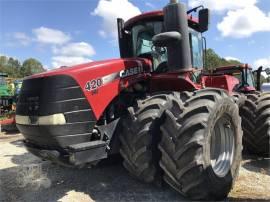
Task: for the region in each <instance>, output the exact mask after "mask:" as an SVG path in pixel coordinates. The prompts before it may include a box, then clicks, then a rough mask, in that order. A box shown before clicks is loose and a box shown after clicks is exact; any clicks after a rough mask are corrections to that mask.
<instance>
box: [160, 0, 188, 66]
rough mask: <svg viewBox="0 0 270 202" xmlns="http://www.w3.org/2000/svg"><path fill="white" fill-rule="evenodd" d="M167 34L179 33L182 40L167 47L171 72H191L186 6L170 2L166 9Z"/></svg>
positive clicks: (171, 0)
mask: <svg viewBox="0 0 270 202" xmlns="http://www.w3.org/2000/svg"><path fill="white" fill-rule="evenodd" d="M163 12H164V26H165V32H173V31H176V32H179V33H180V34H181V40H180V41H179V42H177V43H175V44H173V45H172V46H168V47H167V50H168V51H167V54H168V68H169V71H176V70H181V71H189V70H190V69H191V68H192V64H191V53H190V45H189V32H188V21H187V12H186V6H185V5H184V4H183V3H178V0H170V3H169V4H168V5H167V6H165V7H164V9H163Z"/></svg>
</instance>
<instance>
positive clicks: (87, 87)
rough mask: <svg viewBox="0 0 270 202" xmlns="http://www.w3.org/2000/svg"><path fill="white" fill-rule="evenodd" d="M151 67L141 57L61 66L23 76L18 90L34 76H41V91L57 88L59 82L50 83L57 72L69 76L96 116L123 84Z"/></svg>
mask: <svg viewBox="0 0 270 202" xmlns="http://www.w3.org/2000/svg"><path fill="white" fill-rule="evenodd" d="M151 67H152V64H151V61H150V60H148V59H141V58H132V59H113V60H105V61H99V62H91V63H86V64H81V65H76V66H72V67H62V68H58V69H55V70H51V71H48V72H44V73H41V74H36V75H33V76H30V77H27V78H25V79H24V82H23V85H22V91H24V89H25V88H24V86H25V87H26V85H27V86H31V85H35V84H34V83H35V82H36V81H37V80H43V82H41V83H42V85H44V88H41V89H40V90H41V91H43V89H45V88H46V86H47V85H49V86H52V85H55V88H58V87H59V86H58V85H59V84H58V83H59V82H56V83H55V84H54V83H53V81H54V80H55V78H56V77H57V78H58V77H59V76H60V77H63V76H65V77H69V78H70V79H72V80H73V81H74V82H75V83H76V85H77V86H79V87H80V88H81V90H82V92H83V94H84V96H85V97H86V99H87V100H88V102H89V104H90V106H92V108H93V112H94V115H95V117H96V118H97V119H98V118H99V117H100V116H101V115H102V113H103V111H104V110H105V107H106V106H108V104H109V103H110V102H111V101H112V99H114V97H116V96H117V95H118V94H119V91H121V89H122V88H123V86H128V85H132V82H133V81H134V82H137V81H138V80H140V79H142V80H143V79H145V78H143V77H144V75H145V74H143V73H147V72H150V71H151ZM130 77H132V78H134V80H132V79H130ZM47 78H49V79H47ZM31 81H32V82H31ZM29 83H33V84H29ZM65 83H66V84H65V85H69V84H68V83H67V81H65ZM39 85H41V84H39ZM22 93H24V92H22Z"/></svg>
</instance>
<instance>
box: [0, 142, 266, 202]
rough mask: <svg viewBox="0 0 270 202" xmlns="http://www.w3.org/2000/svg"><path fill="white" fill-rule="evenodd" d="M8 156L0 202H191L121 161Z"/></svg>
mask: <svg viewBox="0 0 270 202" xmlns="http://www.w3.org/2000/svg"><path fill="white" fill-rule="evenodd" d="M10 143H11V144H12V145H14V146H15V147H16V148H19V149H21V148H20V147H22V146H23V144H22V142H21V140H16V141H12V142H10ZM5 157H8V158H10V161H11V162H12V163H13V164H15V165H16V166H14V167H10V168H6V169H0V201H1V200H3V201H14V202H15V201H29V202H35V201H41V202H42V201H50V202H53V201H102V202H103V201H188V200H187V199H186V198H184V197H183V196H181V195H180V194H179V193H177V192H175V191H174V190H173V189H171V188H170V187H168V186H165V185H164V186H162V187H157V186H155V185H151V184H144V183H140V182H138V181H137V180H135V179H133V178H132V177H131V176H130V175H129V174H128V173H127V171H126V170H125V169H124V168H123V166H122V164H121V161H119V159H118V160H116V161H114V162H105V163H104V162H103V163H101V164H98V165H97V166H95V167H92V168H87V167H86V168H82V169H75V168H66V167H62V166H59V165H56V164H53V163H51V162H49V161H42V160H41V159H39V158H37V157H35V156H33V155H32V154H30V153H29V152H24V153H21V154H19V155H6V156H5ZM251 162H252V163H254V162H253V161H252V160H251ZM255 164H256V163H255ZM257 165H259V164H256V166H257ZM263 165H264V164H263ZM244 166H249V163H246V164H245V165H244ZM258 169H259V168H258ZM225 201H268V200H260V199H248V198H228V199H226V200H225Z"/></svg>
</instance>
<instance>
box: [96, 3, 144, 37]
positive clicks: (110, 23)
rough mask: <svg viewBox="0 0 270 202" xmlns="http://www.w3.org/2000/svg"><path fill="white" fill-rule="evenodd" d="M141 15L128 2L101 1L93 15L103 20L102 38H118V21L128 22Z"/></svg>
mask: <svg viewBox="0 0 270 202" xmlns="http://www.w3.org/2000/svg"><path fill="white" fill-rule="evenodd" d="M140 13H141V11H140V9H139V8H138V7H136V6H134V5H133V4H132V3H131V2H129V1H128V0H100V1H99V2H98V5H97V7H96V8H95V10H94V11H93V12H92V13H91V14H92V15H94V16H99V17H101V18H102V30H100V31H99V34H100V35H101V36H102V37H108V36H110V37H113V38H117V24H116V19H117V18H123V19H124V20H128V19H129V18H131V17H133V16H135V15H139V14H140Z"/></svg>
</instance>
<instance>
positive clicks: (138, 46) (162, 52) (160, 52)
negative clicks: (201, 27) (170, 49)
mask: <svg viewBox="0 0 270 202" xmlns="http://www.w3.org/2000/svg"><path fill="white" fill-rule="evenodd" d="M162 31H163V22H162V21H152V22H141V23H140V24H137V25H135V26H133V27H132V29H131V35H132V52H133V56H135V57H148V58H149V57H151V59H153V66H154V71H159V70H158V69H159V68H160V67H161V66H164V64H165V65H166V63H167V49H166V48H158V47H153V43H152V38H153V36H155V35H156V34H160V33H161V32H162ZM189 33H190V34H189V37H190V47H191V57H192V66H193V67H194V68H202V67H203V46H202V35H201V33H199V32H196V31H194V30H193V29H191V28H190V29H189Z"/></svg>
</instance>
